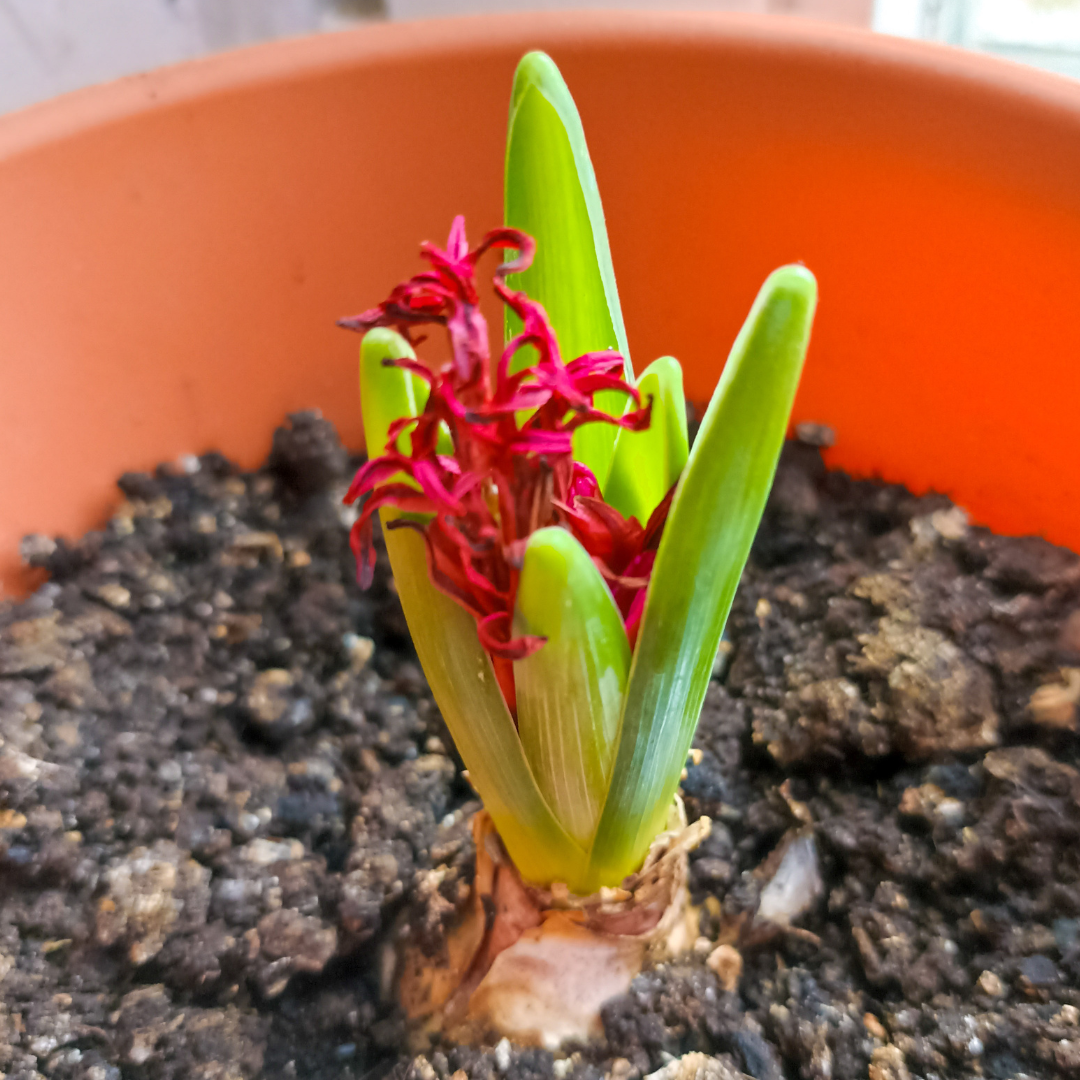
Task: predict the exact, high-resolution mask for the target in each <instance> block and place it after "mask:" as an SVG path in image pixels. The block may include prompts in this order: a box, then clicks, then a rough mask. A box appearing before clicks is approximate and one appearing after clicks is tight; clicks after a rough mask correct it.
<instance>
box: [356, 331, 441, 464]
mask: <svg viewBox="0 0 1080 1080" xmlns="http://www.w3.org/2000/svg"><path fill="white" fill-rule="evenodd" d="M404 359H408V360H415V359H416V353H415V352H413V348H412V346H411V345H410V344H409V343H408V342H407V341H406V340H405V339H404V338H403V337H402V336H401V335H400V334H399V333H398V332H397V331H396V330H391V329H389V328H388V327H385V326H376V327H375V328H374V329H373V330H369V331H368V332H367V333H366V334H365V335H364V340H363V341H362V342H361V343H360V413H361V416H362V417H363V421H364V445H365V447H366V448H367V452H368V457H378V456H379V455H380V454H382V453H383V452H384V451H385V450H386V439H387V435H388V432H389V430H390V425H391V424H392V423H393V422H394V421H395V420H399V419H401V417H403V416H419V415H420V413H421V412H423V410H424V406H425V405H426V404H427V399H428V394H429V392H430V391H429V389H428V384H427V383H426V382H424V380H423V379H421V378H420V376H419V375H414V374H413V373H412V372H411V371H403V370H402V369H401V368H399V367H394V366H393V365H388V364H386V363H385V361H386V360H404ZM397 448H398V450H400V451H401V452H402V453H403V454H407V453H408V452H409V434H408V432H403V433H402V434H401V435H399V436H398V438H397ZM453 452H454V445H453V442H452V441H451V439H450V432H449V431H448V430H447V428H446V425H445V424H443V425H442V426H441V427H440V429H439V453H440V454H452V453H453ZM398 476H399V478H400V479H401V480H407V478H406V477H405V475H404V474H403V473H399V474H398ZM408 482H410V483H411V481H408Z"/></svg>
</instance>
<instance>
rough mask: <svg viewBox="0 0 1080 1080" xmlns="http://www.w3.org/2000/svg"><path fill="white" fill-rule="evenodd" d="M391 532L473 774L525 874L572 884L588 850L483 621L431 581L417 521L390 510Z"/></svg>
mask: <svg viewBox="0 0 1080 1080" xmlns="http://www.w3.org/2000/svg"><path fill="white" fill-rule="evenodd" d="M384 535H385V537H386V550H387V551H388V552H389V555H390V565H391V567H392V568H393V571H394V581H395V583H396V585H397V591H398V596H399V597H400V599H401V606H402V609H403V610H404V612H405V618H406V620H407V621H408V624H409V630H410V632H411V634H412V639H413V644H414V645H415V646H416V655H417V656H418V657H419V658H420V665H421V667H423V669H424V674H425V675H426V676H427V681H428V685H429V686H430V687H431V692H432V694H433V695H434V696H435V702H436V704H437V705H438V706H439V710H440V712H441V713H442V715H443V719H444V720H445V721H446V726H447V727H448V728H449V729H450V735H451V737H452V738H453V740H454V744H455V745H456V746H457V748H458V752H459V753H460V754H461V757H462V759H463V760H464V762H465V767H466V768H467V769H468V770H469V782H470V783H471V784H472V786H473V787H474V788H475V789H476V791H477V792H478V794H479V795H480V798H481V799H483V800H484V807H485V809H486V810H487V812H488V813H489V814H490V815H491V817H492V819H493V820H494V822H495V827H496V828H497V829H498V830H499V835H500V836H501V837H502V840H503V843H504V844H505V845H506V850H507V851H508V852H509V853H510V856H511V858H513V860H514V863H515V864H516V866H517V868H518V870H520V871H521V874H522V876H523V877H524V878H525V879H526V880H527V881H531V882H534V883H536V884H550V883H551V882H552V881H565V882H567V883H570V884H571V888H573V887H574V883H576V882H577V881H578V880H580V878H581V876H582V874H583V871H584V867H585V858H586V857H585V851H584V849H583V847H582V846H581V845H579V844H576V843H575V842H574V841H573V840H572V839H571V838H570V836H569V835H568V834H567V833H566V831H565V830H564V829H563V827H562V826H561V825H560V824H559V822H558V821H557V820H556V819H555V816H554V815H553V814H552V812H551V809H550V808H549V807H548V804H547V803H546V802H545V801H544V797H543V795H541V793H540V790H539V788H538V787H537V784H536V781H535V779H534V778H533V774H532V771H531V769H530V768H529V763H528V761H527V760H526V759H525V752H524V750H523V749H522V746H521V740H520V739H519V738H518V734H517V732H516V731H515V730H514V720H513V718H512V717H511V715H510V712H509V710H508V709H507V707H506V702H505V701H504V699H503V695H502V691H501V690H500V689H499V684H498V682H497V680H496V678H495V672H494V670H493V669H492V667H491V660H490V659H489V658H488V655H487V653H486V652H484V650H483V648H482V647H481V645H480V641H479V639H478V638H477V636H476V623H475V622H474V620H473V618H472V616H471V615H469V613H468V612H466V611H465V610H464V609H463V608H461V607H459V606H458V605H457V604H456V603H454V601H453V600H451V599H450V597H448V596H446V595H444V594H443V593H441V592H439V590H438V589H436V588H435V586H434V585H432V584H431V579H430V578H429V576H428V569H427V560H426V557H425V554H424V540H423V537H421V536H420V535H419V534H418V533H416V532H415V531H414V530H412V529H386V528H385V518H384Z"/></svg>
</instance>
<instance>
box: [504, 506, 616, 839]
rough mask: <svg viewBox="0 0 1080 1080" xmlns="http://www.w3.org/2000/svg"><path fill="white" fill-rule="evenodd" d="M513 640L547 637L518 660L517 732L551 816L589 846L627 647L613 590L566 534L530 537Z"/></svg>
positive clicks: (549, 531)
mask: <svg viewBox="0 0 1080 1080" xmlns="http://www.w3.org/2000/svg"><path fill="white" fill-rule="evenodd" d="M514 634H515V636H518V635H522V634H538V635H540V636H542V637H546V638H547V643H546V644H545V645H544V646H543V647H542V648H541V649H540V650H539V651H537V652H535V653H533V654H532V656H528V657H526V658H525V659H524V660H517V661H515V662H514V681H515V683H516V685H517V711H518V732H519V733H520V736H521V743H522V746H523V747H524V748H525V756H526V757H527V758H528V759H529V763H530V765H531V766H532V772H533V775H534V776H535V777H536V783H537V785H538V786H539V788H540V791H541V793H542V794H543V795H544V797H545V799H546V800H547V803H548V805H549V806H550V807H551V809H552V812H553V813H554V814H555V816H556V817H557V818H558V819H559V821H560V822H561V823H562V825H563V827H564V828H565V829H566V831H567V832H568V833H569V834H570V835H571V836H572V837H573V838H574V839H575V840H577V841H578V842H579V843H580V844H582V845H583V846H584V847H587V846H588V844H589V842H590V840H591V839H592V835H593V831H594V830H595V828H596V822H597V820H598V818H599V817H600V810H601V808H602V806H603V801H604V795H605V793H606V791H607V787H608V781H609V779H610V776H611V762H612V757H613V752H614V748H615V736H616V734H617V732H618V728H619V715H620V713H621V712H622V700H623V692H624V691H625V689H626V677H627V673H628V672H629V669H630V644H629V642H628V641H627V639H626V630H625V629H624V628H623V621H622V616H621V615H620V614H619V609H618V608H617V607H616V606H615V601H614V600H613V599H612V596H611V591H610V590H609V589H608V587H607V583H606V582H605V581H604V579H603V578H602V577H601V576H600V571H599V570H597V568H596V566H595V564H594V563H593V561H592V559H591V558H590V557H589V554H588V552H587V551H586V550H585V549H584V548H583V547H582V546H581V544H580V543H579V542H578V541H577V540H576V539H575V538H574V537H573V536H572V535H571V534H570V533H569V532H567V531H566V530H564V529H560V528H555V527H551V528H546V529H539V530H538V531H537V532H534V533H533V534H532V536H531V537H530V538H529V544H528V547H527V548H526V550H525V561H524V565H523V567H522V571H521V578H520V582H519V584H518V594H517V606H516V608H515V611H514Z"/></svg>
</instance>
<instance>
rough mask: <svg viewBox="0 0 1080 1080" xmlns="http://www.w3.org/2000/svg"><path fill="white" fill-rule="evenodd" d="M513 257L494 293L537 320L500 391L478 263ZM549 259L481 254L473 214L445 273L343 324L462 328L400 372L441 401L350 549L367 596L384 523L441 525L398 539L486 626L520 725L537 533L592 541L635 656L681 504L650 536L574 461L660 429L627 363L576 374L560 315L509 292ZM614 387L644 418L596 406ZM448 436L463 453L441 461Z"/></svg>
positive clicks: (425, 417) (443, 261)
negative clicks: (418, 541)
mask: <svg viewBox="0 0 1080 1080" xmlns="http://www.w3.org/2000/svg"><path fill="white" fill-rule="evenodd" d="M506 248H512V249H516V250H517V252H518V255H517V258H516V259H514V260H513V261H512V262H507V263H503V264H502V265H500V266H499V267H498V269H497V270H496V271H495V275H494V288H495V292H496V293H497V294H498V296H499V297H500V298H501V299H502V301H503V303H505V304H507V305H508V306H509V307H510V308H511V309H513V311H514V312H515V313H516V314H517V315H518V317H519V318H520V319H521V321H522V324H523V330H522V332H521V333H520V334H519V335H518V336H517V337H515V338H514V339H513V340H512V341H510V342H509V344H508V345H507V346H506V348H505V349H504V350H503V353H502V355H501V356H500V357H499V360H498V363H497V364H496V365H495V370H494V380H493V379H492V371H491V364H490V361H489V351H488V332H487V324H486V322H485V320H484V317H483V316H482V315H481V314H480V309H479V296H478V293H477V286H476V264H477V262H478V260H479V259H480V258H481V256H483V255H484V254H485V253H486V252H488V251H490V250H492V249H506ZM534 249H535V245H534V242H533V240H532V238H531V237H529V236H527V235H526V234H525V233H522V232H518V231H516V230H514V229H496V230H494V231H493V232H490V233H488V234H487V235H486V236H485V237H484V239H483V241H482V242H481V243H480V245H479V247H477V248H475V249H472V250H470V248H469V246H468V243H467V241H466V239H465V221H464V218H462V217H457V218H455V219H454V223H453V226H452V227H451V229H450V237H449V240H448V241H447V245H446V250H442V249H440V248H438V247H436V246H434V245H433V244H424V245H423V247H422V248H421V252H422V254H423V256H424V258H425V259H427V261H428V262H429V263H430V264H431V269H430V270H428V271H426V272H425V273H422V274H417V275H416V276H415V277H413V278H411V279H410V280H409V281H406V282H404V283H403V284H401V285H398V286H397V287H396V288H395V289H394V290H393V291H392V292H391V294H390V296H389V298H388V299H387V300H385V301H384V302H383V303H382V304H380V305H379V306H378V307H375V308H372V309H370V310H369V311H365V312H364V313H363V314H361V315H358V316H356V317H355V318H352V319H345V320H342V325H343V326H347V327H349V328H350V329H354V330H359V331H361V332H366V331H367V330H370V329H372V328H373V327H376V326H385V327H391V328H393V329H394V330H396V331H398V332H399V333H400V334H402V335H403V336H404V337H405V338H406V339H407V340H409V341H410V342H413V341H414V337H413V333H414V331H415V328H416V327H418V326H423V325H431V324H434V325H436V326H445V327H446V330H447V332H448V335H449V339H450V350H451V359H450V360H449V362H447V363H446V364H444V365H443V366H442V368H441V369H439V370H438V371H431V370H430V369H429V368H427V367H425V366H424V365H423V364H420V363H418V362H417V361H415V360H408V359H401V360H392V361H387V363H391V364H394V365H397V366H399V367H402V368H404V369H406V370H408V371H410V372H412V373H414V374H415V375H417V376H419V377H420V378H422V379H423V380H425V382H426V383H427V384H428V385H429V387H430V394H429V397H428V399H427V404H426V406H425V408H424V411H423V412H422V413H421V414H420V415H419V416H417V417H409V418H404V419H402V420H399V421H397V422H396V423H394V424H393V425H391V427H390V430H389V439H388V442H387V445H386V447H385V449H384V452H383V454H382V455H381V456H379V457H372V458H371V459H370V460H369V461H368V462H367V463H366V464H365V465H364V466H363V467H362V468H361V469H360V470H359V472H358V473H357V474H356V477H355V479H354V480H353V482H352V486H351V487H350V488H349V492H348V495H347V496H346V499H345V501H346V502H347V503H350V504H351V503H353V502H355V501H356V500H357V499H359V498H360V497H361V496H362V495H365V494H367V495H368V498H367V500H366V501H365V503H364V506H363V509H362V511H361V513H360V516H359V517H358V519H357V521H356V523H355V525H354V526H353V529H352V534H351V537H350V540H351V544H352V548H353V551H354V553H355V554H356V558H357V569H358V573H357V577H358V579H359V581H360V584H361V585H362V586H364V587H367V586H368V585H370V583H371V579H372V573H373V568H374V563H375V550H374V547H373V545H372V525H371V518H372V515H373V514H374V513H375V511H376V510H377V509H379V508H380V507H383V506H392V507H395V508H397V509H398V510H400V511H403V512H405V513H408V514H413V515H424V516H425V517H426V520H416V519H415V518H412V519H410V518H404V517H402V518H397V519H395V520H394V521H393V522H391V523H390V525H389V527H390V528H415V529H417V530H418V531H420V532H422V533H423V536H424V539H425V542H426V548H427V558H428V568H429V572H430V574H431V580H432V581H433V583H434V584H435V585H436V586H437V587H438V588H439V589H441V590H442V591H443V592H445V593H446V594H447V595H448V596H450V597H452V598H453V599H454V600H455V601H456V602H457V603H458V604H460V605H461V606H462V607H463V608H465V609H466V610H467V611H468V612H469V613H470V614H471V615H472V616H473V617H474V618H475V619H476V623H477V632H478V635H479V638H480V642H481V644H482V645H483V647H484V649H485V650H487V652H488V654H489V655H490V656H491V659H492V663H493V665H494V668H495V673H496V676H497V677H498V679H499V684H500V686H501V687H502V690H503V694H504V696H505V698H506V701H507V704H508V705H509V707H510V710H511V712H512V713H513V712H515V711H516V706H515V692H514V674H513V661H514V660H520V659H522V658H523V657H525V656H528V655H529V654H530V653H533V652H535V651H536V650H537V649H538V648H540V647H541V646H542V645H543V643H544V639H543V638H539V637H518V638H514V637H512V636H511V618H512V614H513V611H514V602H515V598H516V596H517V584H518V575H519V572H520V569H521V560H522V556H523V553H524V549H525V545H526V542H527V540H528V538H529V536H530V535H531V534H532V533H533V532H535V531H536V530H537V529H541V528H544V527H545V526H549V525H562V526H563V527H565V528H567V529H569V530H570V531H571V532H572V533H573V534H574V535H575V536H576V537H577V539H578V540H579V541H580V542H581V544H582V546H583V547H584V548H585V549H586V551H587V552H588V553H589V555H590V556H591V557H592V559H593V561H594V563H595V564H596V566H597V567H598V568H599V570H600V572H601V573H602V574H603V575H604V577H605V578H606V579H607V581H608V583H609V585H610V587H611V590H612V595H613V596H614V598H615V601H616V603H617V604H618V606H619V610H620V611H621V612H622V615H623V619H624V622H625V625H626V629H627V633H628V635H629V637H630V643H631V646H632V645H633V642H634V639H635V636H636V632H637V625H638V622H639V621H640V618H641V612H642V608H643V605H644V599H645V588H646V586H647V584H648V580H649V574H650V573H651V570H652V564H653V560H654V558H655V555H656V549H657V546H658V544H659V541H660V535H661V532H662V529H663V525H664V520H665V518H666V516H667V510H668V506H669V504H670V493H669V496H668V498H667V499H665V500H664V501H663V502H662V503H661V504H660V506H659V507H657V509H656V511H655V512H654V513H653V514H652V516H651V517H650V519H649V521H648V522H647V523H646V524H644V525H642V524H641V523H640V522H638V521H637V520H636V519H635V518H632V517H631V518H624V517H623V516H622V515H621V514H620V513H619V512H618V511H617V510H615V509H614V508H613V507H611V506H609V505H608V504H607V503H605V502H604V500H603V498H602V497H601V496H600V491H599V485H598V484H597V482H596V478H595V477H594V476H593V475H592V473H591V472H590V471H589V470H588V469H587V468H585V467H584V466H583V465H581V464H579V463H576V462H575V461H574V460H573V457H572V452H571V435H572V433H573V431H574V430H575V429H576V428H578V427H580V426H581V425H582V424H587V423H607V424H615V425H618V426H619V427H624V428H629V429H631V430H635V431H636V430H641V429H642V428H645V427H648V425H649V419H650V409H651V403H648V404H642V402H641V396H640V394H639V392H638V391H637V390H636V389H635V388H634V387H632V386H629V385H628V384H627V383H626V381H625V378H624V375H623V370H624V365H623V359H622V357H621V356H620V355H619V353H617V352H612V351H606V352H595V353H587V354H585V355H584V356H579V357H578V358H577V359H575V360H571V361H570V362H569V363H568V364H564V363H563V362H562V359H561V358H560V356H559V346H558V342H557V341H556V339H555V334H554V332H553V331H552V328H551V326H550V324H549V322H548V319H547V316H546V314H545V313H544V309H543V308H542V307H541V306H540V304H538V303H536V302H534V301H532V300H530V299H529V298H528V297H527V296H526V295H525V294H524V293H523V292H516V291H514V290H513V289H511V288H510V287H508V286H507V284H506V275H507V274H510V273H515V272H518V271H521V270H524V269H526V268H527V267H528V266H529V264H530V262H531V261H532V256H533V251H534ZM527 346H528V347H531V348H533V349H534V350H535V353H536V357H537V359H536V362H535V363H533V364H531V365H529V366H526V367H522V368H521V369H520V370H517V371H513V372H512V362H513V360H514V358H515V357H516V356H517V354H518V353H519V352H520V350H522V349H523V348H525V347H527ZM602 390H619V391H622V392H624V393H625V394H626V395H627V396H628V397H630V398H632V399H633V400H634V403H635V405H636V406H637V407H636V408H634V409H632V410H628V411H627V412H626V413H624V415H623V416H621V417H613V416H609V415H608V414H607V413H605V412H602V411H601V410H599V409H596V408H595V407H594V405H593V396H594V395H595V394H596V393H597V392H599V391H602ZM522 414H527V419H524V420H522V419H521V416H522ZM445 431H449V434H450V441H451V444H452V447H453V452H452V454H446V453H442V452H440V441H442V445H443V447H444V448H445V434H443V439H442V440H440V434H441V433H445ZM403 433H407V435H408V438H409V444H410V451H409V453H407V454H406V453H402V452H401V451H400V450H399V449H398V440H399V437H400V436H401V435H402V434H403ZM370 449H371V451H372V452H374V450H375V449H376V448H375V447H372V448H370ZM403 474H404V477H407V478H409V479H408V480H404V479H403V478H402V477H403ZM410 481H411V482H410ZM429 515H430V516H429Z"/></svg>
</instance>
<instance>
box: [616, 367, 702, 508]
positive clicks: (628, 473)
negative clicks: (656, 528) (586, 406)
mask: <svg viewBox="0 0 1080 1080" xmlns="http://www.w3.org/2000/svg"><path fill="white" fill-rule="evenodd" d="M637 386H638V390H640V391H641V399H642V402H643V403H644V402H645V401H646V400H647V399H648V398H650V397H651V398H652V416H651V417H650V420H649V426H648V427H647V428H646V429H645V430H644V431H628V430H625V429H624V430H621V431H620V432H619V433H618V435H617V436H616V438H615V452H614V454H613V456H612V459H611V471H610V472H609V473H608V478H607V484H606V485H605V486H604V500H605V501H606V502H609V503H610V504H611V505H612V506H614V507H615V509H616V510H618V511H619V513H620V514H622V516H623V517H636V518H637V519H638V521H640V522H641V524H642V525H645V524H646V523H647V522H648V520H649V515H650V514H651V513H652V512H653V511H654V510H655V509H656V508H657V506H659V505H660V503H661V501H662V500H663V498H664V496H665V495H666V494H667V493H668V492H669V491H670V490H671V485H672V484H674V483H675V481H676V480H678V479H679V477H680V476H681V475H682V471H683V467H684V466H685V465H686V457H687V454H688V453H689V446H690V444H689V441H688V439H687V433H686V398H685V397H684V395H683V381H682V368H681V367H680V366H679V361H678V360H676V359H675V357H673V356H662V357H660V359H659V360H654V361H653V363H651V364H650V365H649V366H648V367H647V368H646V369H645V370H644V371H643V372H642V374H641V378H640V379H639V380H638V384H637ZM626 408H627V410H629V409H633V408H636V406H635V405H634V403H633V401H630V402H628V403H627V406H626Z"/></svg>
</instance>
